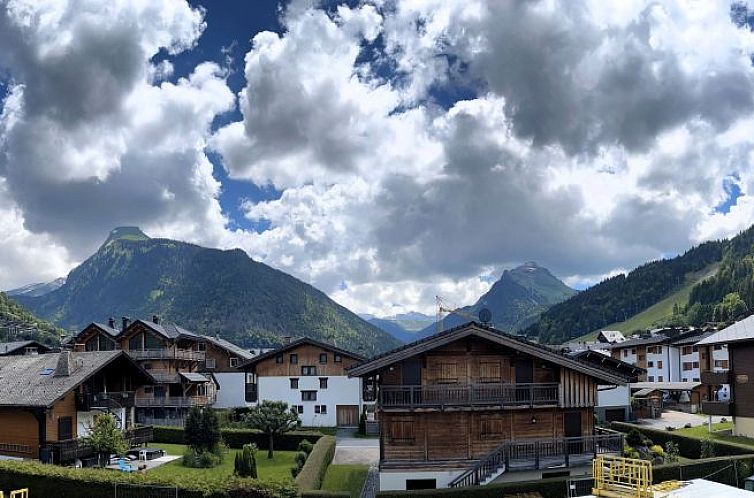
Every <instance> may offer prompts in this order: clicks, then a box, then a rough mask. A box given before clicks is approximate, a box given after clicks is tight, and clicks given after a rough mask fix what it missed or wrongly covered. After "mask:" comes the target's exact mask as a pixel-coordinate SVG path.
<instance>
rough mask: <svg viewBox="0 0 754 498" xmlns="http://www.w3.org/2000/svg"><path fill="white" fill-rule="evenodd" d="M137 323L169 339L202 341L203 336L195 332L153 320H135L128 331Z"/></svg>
mask: <svg viewBox="0 0 754 498" xmlns="http://www.w3.org/2000/svg"><path fill="white" fill-rule="evenodd" d="M137 323H139V324H141V325H143V326H145V327H147V328H148V329H151V330H152V331H154V332H156V333H158V334H159V335H161V336H163V337H165V338H167V339H172V340H175V339H184V338H189V339H201V338H202V336H201V335H199V334H196V333H194V332H191V331H189V330H186V329H184V328H183V327H180V326H178V325H176V324H174V323H154V322H153V321H151V320H140V319H139V320H134V321H133V323H132V324H131V325H129V326H128V328H126V330H128V329H130V328H131V327H133V326H134V325H136V324H137Z"/></svg>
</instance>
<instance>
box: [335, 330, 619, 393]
mask: <svg viewBox="0 0 754 498" xmlns="http://www.w3.org/2000/svg"><path fill="white" fill-rule="evenodd" d="M469 336H476V337H480V338H482V339H487V340H489V341H491V342H494V343H497V344H500V345H502V346H506V347H509V348H511V349H515V350H517V351H521V352H523V353H527V354H529V355H531V356H534V357H537V358H541V359H543V360H547V361H549V362H551V363H554V364H556V365H560V366H562V367H565V368H569V369H571V370H574V371H577V372H581V373H583V374H586V375H589V376H591V377H594V378H596V379H599V380H602V381H605V382H608V383H610V384H617V385H625V384H626V383H627V381H626V379H625V378H624V377H623V376H622V375H618V374H616V373H615V372H614V371H610V370H607V369H603V368H600V367H597V366H594V365H592V364H590V363H587V362H584V361H579V360H576V359H573V358H570V357H568V356H566V355H564V354H562V353H560V352H558V351H555V350H553V349H552V348H549V347H547V346H543V345H540V344H536V343H533V342H531V341H527V340H526V339H524V338H522V337H517V336H514V335H511V334H506V333H505V332H502V331H500V330H497V329H495V328H492V327H488V326H486V325H481V324H479V323H477V322H468V323H466V324H463V325H459V326H458V327H453V328H451V329H448V330H446V331H444V332H440V333H438V334H434V335H431V336H429V337H426V338H424V339H420V340H418V341H415V342H412V343H410V344H406V345H404V346H401V347H399V348H396V349H393V350H392V351H388V352H387V353H383V354H381V355H379V356H376V357H374V358H372V359H371V360H368V361H365V362H363V363H361V364H359V365H356V366H354V367H352V368H350V369H349V370H348V375H349V376H350V377H361V376H364V375H369V374H370V373H373V372H375V371H376V370H379V369H381V368H384V367H386V366H388V365H391V364H393V363H395V362H397V361H401V360H404V359H406V358H410V357H412V356H415V355H417V354H420V353H423V352H425V351H429V350H432V349H435V348H437V347H440V346H444V345H445V344H449V343H451V342H455V341H457V340H458V339H462V338H464V337H469Z"/></svg>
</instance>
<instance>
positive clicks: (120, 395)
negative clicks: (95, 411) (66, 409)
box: [76, 391, 134, 412]
mask: <svg viewBox="0 0 754 498" xmlns="http://www.w3.org/2000/svg"><path fill="white" fill-rule="evenodd" d="M132 406H134V393H133V392H132V391H117V392H108V393H85V394H78V395H77V396H76V409H77V410H79V411H83V412H88V411H89V410H91V409H92V408H130V407H132Z"/></svg>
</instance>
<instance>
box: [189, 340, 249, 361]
mask: <svg viewBox="0 0 754 498" xmlns="http://www.w3.org/2000/svg"><path fill="white" fill-rule="evenodd" d="M201 337H202V338H204V339H205V340H207V341H209V342H211V343H213V344H215V345H216V346H218V347H221V348H223V349H226V350H228V351H230V352H231V353H233V354H234V355H236V356H238V357H239V358H241V359H244V360H250V359H252V358H254V355H253V354H252V353H251V351H248V350H246V349H244V348H242V347H241V346H238V345H237V344H233V343H232V342H230V341H226V340H225V339H223V338H222V337H212V336H209V335H203V336H201Z"/></svg>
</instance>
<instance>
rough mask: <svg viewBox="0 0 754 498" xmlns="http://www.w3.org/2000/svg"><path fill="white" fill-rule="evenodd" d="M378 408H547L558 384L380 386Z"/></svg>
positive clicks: (557, 399)
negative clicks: (483, 406) (479, 406)
mask: <svg viewBox="0 0 754 498" xmlns="http://www.w3.org/2000/svg"><path fill="white" fill-rule="evenodd" d="M379 402H380V406H382V407H385V408H390V407H396V408H402V407H408V408H414V407H440V408H442V407H445V406H474V405H500V406H528V407H532V406H547V405H557V404H559V402H560V389H559V384H558V383H557V382H547V383H525V384H524V383H521V384H511V383H501V382H498V383H469V384H427V385H419V386H406V385H396V386H381V387H380V390H379Z"/></svg>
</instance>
